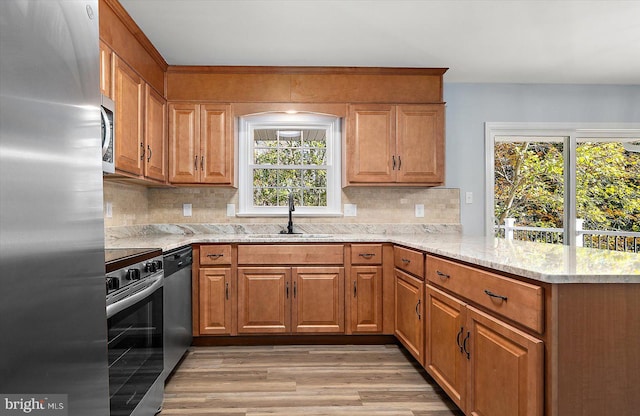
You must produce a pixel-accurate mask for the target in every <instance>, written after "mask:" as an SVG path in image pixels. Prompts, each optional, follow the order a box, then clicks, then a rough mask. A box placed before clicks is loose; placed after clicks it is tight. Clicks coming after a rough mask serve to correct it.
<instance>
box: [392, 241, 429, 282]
mask: <svg viewBox="0 0 640 416" xmlns="http://www.w3.org/2000/svg"><path fill="white" fill-rule="evenodd" d="M393 263H394V265H395V267H396V268H398V269H400V270H404V271H405V272H409V273H411V274H414V275H416V276H418V277H420V278H421V279H424V254H423V253H422V252H421V251H415V250H410V249H408V248H404V247H394V248H393Z"/></svg>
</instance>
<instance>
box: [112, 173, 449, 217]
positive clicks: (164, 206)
mask: <svg viewBox="0 0 640 416" xmlns="http://www.w3.org/2000/svg"><path fill="white" fill-rule="evenodd" d="M104 201H105V204H106V202H111V203H112V207H113V208H112V209H113V216H112V217H111V218H105V226H106V227H115V226H127V225H140V224H162V223H281V222H282V221H283V219H284V217H276V218H262V217H260V218H253V217H235V216H232V217H228V216H227V204H235V205H236V207H237V206H238V191H237V189H234V188H211V187H180V188H146V187H144V186H142V185H137V184H129V183H119V182H111V181H105V182H104ZM342 203H343V204H355V205H357V215H356V216H355V217H337V218H330V219H327V218H304V217H298V218H296V222H297V223H305V222H308V223H313V222H318V223H327V222H333V223H411V224H459V223H460V192H459V190H458V189H449V188H399V187H397V188H391V187H363V188H359V187H358V188H356V187H351V188H345V189H343V191H342ZM183 204H191V205H192V216H190V217H184V216H183V212H182V207H183ZM416 204H422V205H424V217H416V216H415V205H416Z"/></svg>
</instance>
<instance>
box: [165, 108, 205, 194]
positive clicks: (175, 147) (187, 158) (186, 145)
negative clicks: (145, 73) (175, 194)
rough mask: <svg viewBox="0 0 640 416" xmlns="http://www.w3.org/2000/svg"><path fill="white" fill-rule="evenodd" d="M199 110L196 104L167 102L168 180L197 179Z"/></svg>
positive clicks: (174, 181)
mask: <svg viewBox="0 0 640 416" xmlns="http://www.w3.org/2000/svg"><path fill="white" fill-rule="evenodd" d="M199 155H200V111H199V107H198V105H197V104H175V103H171V104H169V182H172V183H195V182H197V181H198V180H199V177H200V176H199V175H200V170H199V168H200V167H199V166H198V165H199V160H198V157H199Z"/></svg>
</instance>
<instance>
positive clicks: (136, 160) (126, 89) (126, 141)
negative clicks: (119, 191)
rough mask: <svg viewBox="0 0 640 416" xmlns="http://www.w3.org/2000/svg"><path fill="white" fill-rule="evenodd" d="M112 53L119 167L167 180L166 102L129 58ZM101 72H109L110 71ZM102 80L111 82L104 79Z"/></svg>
mask: <svg viewBox="0 0 640 416" xmlns="http://www.w3.org/2000/svg"><path fill="white" fill-rule="evenodd" d="M110 56H111V59H110V62H113V96H114V103H115V129H116V130H115V137H116V140H115V145H116V149H115V165H116V171H117V173H120V174H124V175H126V176H135V177H139V178H141V179H148V180H152V181H155V182H162V183H164V182H166V179H167V102H166V100H165V99H164V97H162V95H160V94H159V93H158V92H156V91H155V90H154V89H152V88H151V86H150V85H148V84H146V83H145V82H144V80H143V79H142V77H140V75H138V74H137V73H136V72H135V71H134V70H133V69H132V68H131V67H130V66H129V65H127V63H126V62H124V61H123V60H122V59H120V58H119V57H118V56H117V55H115V54H111V55H110ZM102 61H103V60H102V59H101V62H102ZM104 61H105V62H107V61H106V59H105V60H104ZM101 72H104V73H105V76H106V74H107V72H108V71H106V70H103V71H101ZM102 84H104V85H107V84H108V83H107V82H106V81H105V82H102V81H101V85H102Z"/></svg>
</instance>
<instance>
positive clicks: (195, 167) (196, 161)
mask: <svg viewBox="0 0 640 416" xmlns="http://www.w3.org/2000/svg"><path fill="white" fill-rule="evenodd" d="M193 168H194V169H195V170H198V156H196V157H195V159H194V161H193Z"/></svg>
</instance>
